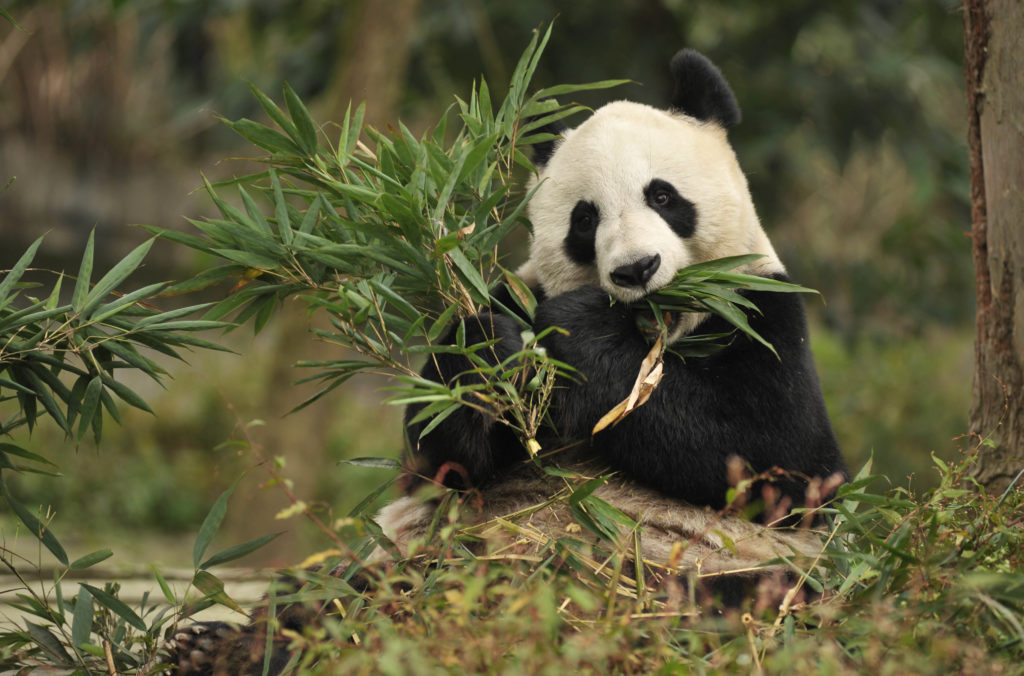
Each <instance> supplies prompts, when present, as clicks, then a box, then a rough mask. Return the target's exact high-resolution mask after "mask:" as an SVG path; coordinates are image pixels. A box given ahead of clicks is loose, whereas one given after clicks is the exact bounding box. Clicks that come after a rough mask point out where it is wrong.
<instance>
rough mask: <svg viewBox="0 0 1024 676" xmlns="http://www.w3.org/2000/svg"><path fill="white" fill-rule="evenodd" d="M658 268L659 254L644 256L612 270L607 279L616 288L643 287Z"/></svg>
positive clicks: (659, 265) (659, 264) (659, 262)
mask: <svg viewBox="0 0 1024 676" xmlns="http://www.w3.org/2000/svg"><path fill="white" fill-rule="evenodd" d="M659 267H661V254H654V255H653V256H644V257H643V258H641V259H639V260H637V261H634V262H633V263H629V264H627V265H620V266H619V267H617V268H615V269H614V270H612V272H611V275H609V277H611V280H612V282H613V283H614V284H615V285H616V286H621V287H625V288H632V287H638V286H644V285H645V284H647V282H648V281H650V279H651V277H653V276H654V273H655V272H657V271H658V268H659Z"/></svg>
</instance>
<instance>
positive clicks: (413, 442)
mask: <svg viewBox="0 0 1024 676" xmlns="http://www.w3.org/2000/svg"><path fill="white" fill-rule="evenodd" d="M509 303H512V304H511V305H508V304H506V305H507V306H508V307H510V308H511V307H515V304H514V302H513V301H512V300H511V298H509ZM457 331H458V327H457V326H456V327H455V328H453V329H452V330H451V331H450V332H449V333H448V335H447V336H446V337H445V338H444V340H443V341H442V342H443V344H449V345H450V344H453V343H454V342H455V336H456V332H457ZM464 331H465V344H466V345H475V344H478V343H482V342H486V341H489V340H492V339H493V340H495V342H494V344H493V345H491V346H489V347H485V348H483V349H481V350H480V351H478V352H477V354H478V355H479V356H480V357H481V358H482V359H483V360H484V361H485V362H487V363H488V364H489V365H492V366H493V365H495V364H498V363H500V362H502V361H504V360H505V359H508V358H509V357H510V356H511V355H513V354H515V353H516V352H518V351H519V350H521V349H522V347H523V341H522V338H521V335H520V334H521V329H520V328H519V324H518V323H517V322H516V321H515V320H514V319H512V318H511V317H507V316H505V315H503V314H499V313H491V312H482V313H480V314H479V315H477V316H475V317H470V318H469V319H466V320H465V329H464ZM475 368H476V366H475V365H474V364H473V363H472V362H471V361H470V360H469V359H467V358H466V357H464V356H462V355H461V354H444V353H442V354H436V355H431V356H430V357H429V358H428V359H427V364H426V365H425V366H424V367H423V372H422V376H423V377H424V378H427V379H429V380H433V381H435V382H443V383H448V384H453V383H455V382H456V381H458V382H461V383H463V384H466V385H469V384H473V383H479V382H481V376H480V375H479V374H478V373H477V372H475V370H474V369H475ZM466 396H467V398H472V396H473V395H472V394H471V393H470V394H467V395H466ZM474 403H475V404H478V405H481V406H485V404H484V402H482V401H480V400H476V401H475V402H474ZM424 406H425V405H424V404H419V405H414V406H409V407H408V408H407V409H406V413H405V422H406V430H407V437H408V441H409V444H410V447H411V451H412V453H411V454H409V459H410V460H411V462H412V466H411V467H410V468H409V469H410V470H411V476H412V477H414V480H412V481H411V484H410V485H416V484H417V483H419V481H417V480H416V479H418V480H423V479H428V480H429V479H435V478H437V479H440V480H442V481H443V482H444V483H445V484H446V485H448V486H452V487H454V488H469V487H471V486H478V485H480V484H482V483H485V482H486V481H487V480H489V479H491V478H492V477H493V476H494V474H495V472H496V471H497V470H498V469H500V468H501V467H507V466H508V465H510V464H512V463H513V462H515V461H516V460H521V459H523V458H525V457H526V452H525V450H524V449H523V447H522V445H521V444H520V443H519V441H518V439H517V438H516V436H515V434H514V433H513V432H512V431H511V430H510V429H509V427H508V426H507V425H505V424H503V423H502V422H500V420H498V417H497V415H492V414H489V413H484V412H482V411H480V410H477V409H474V408H471V407H469V406H460V407H459V408H458V409H456V410H455V411H454V412H453V413H452V414H451V415H450V416H448V418H447V419H446V420H445V421H444V422H443V423H441V424H440V425H439V426H438V427H437V429H435V430H432V431H431V432H430V433H428V434H427V435H426V436H421V435H422V432H423V430H424V429H425V428H426V426H427V425H428V424H429V423H430V421H429V420H425V421H421V422H416V423H413V422H412V419H413V418H414V417H415V416H416V415H418V414H419V412H420V411H421V410H423V408H424ZM439 472H443V473H444V476H437V475H438V473H439Z"/></svg>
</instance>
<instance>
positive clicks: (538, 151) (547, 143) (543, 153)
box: [526, 120, 568, 167]
mask: <svg viewBox="0 0 1024 676" xmlns="http://www.w3.org/2000/svg"><path fill="white" fill-rule="evenodd" d="M531 121H532V120H526V124H529V123H530V122H531ZM566 129H568V127H566V126H565V124H564V123H563V122H562V121H561V120H556V121H554V122H549V123H548V124H545V125H542V126H540V127H537V128H536V129H531V130H530V132H529V135H528V136H527V138H529V137H530V136H535V135H538V134H544V135H545V136H547V135H549V134H550V135H551V136H554V137H558V136H561V135H562V134H563V133H564V132H565V130H566ZM561 140H562V139H560V138H549V139H547V140H544V141H538V142H537V143H534V144H532V146H531V147H532V148H533V163H534V165H536V166H537V167H543V166H544V165H546V164H547V163H548V160H550V159H551V156H552V155H554V154H555V147H556V146H557V145H558V143H559V142H560V141H561Z"/></svg>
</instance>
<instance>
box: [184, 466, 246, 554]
mask: <svg viewBox="0 0 1024 676" xmlns="http://www.w3.org/2000/svg"><path fill="white" fill-rule="evenodd" d="M241 480H242V478H241V477H239V478H237V479H235V483H233V484H231V487H230V488H228V489H227V490H226V491H224V492H223V493H221V494H220V497H218V498H217V500H216V501H215V502H214V503H213V507H211V508H210V512H209V514H207V515H206V519H204V520H203V525H202V526H200V527H199V533H198V534H197V535H196V542H195V546H194V547H193V548H192V563H193V564H194V565H195V566H196V568H199V567H200V566H199V563H200V562H201V561H202V560H203V554H205V553H206V548H207V547H209V546H210V541H211V540H213V536H214V535H216V534H217V530H218V529H220V524H221V522H222V521H224V515H225V514H227V512H228V500H229V499H230V498H231V494H232V493H234V492H235V488H236V487H237V486H238V482H240V481H241Z"/></svg>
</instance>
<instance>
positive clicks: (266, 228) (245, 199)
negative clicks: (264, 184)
mask: <svg viewBox="0 0 1024 676" xmlns="http://www.w3.org/2000/svg"><path fill="white" fill-rule="evenodd" d="M238 194H239V195H241V196H242V204H243V205H244V206H245V213H247V214H249V218H251V219H252V220H253V222H254V223H255V224H256V225H257V226H259V229H260V230H262V231H263V232H265V233H267V234H268V235H270V234H273V231H272V230H271V229H270V225H269V224H268V223H267V219H266V217H265V216H264V215H263V212H262V211H261V210H260V208H259V206H258V205H257V204H256V202H255V201H253V199H252V197H250V196H249V193H248V192H246V190H245V187H244V186H241V185H240V186H238Z"/></svg>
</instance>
